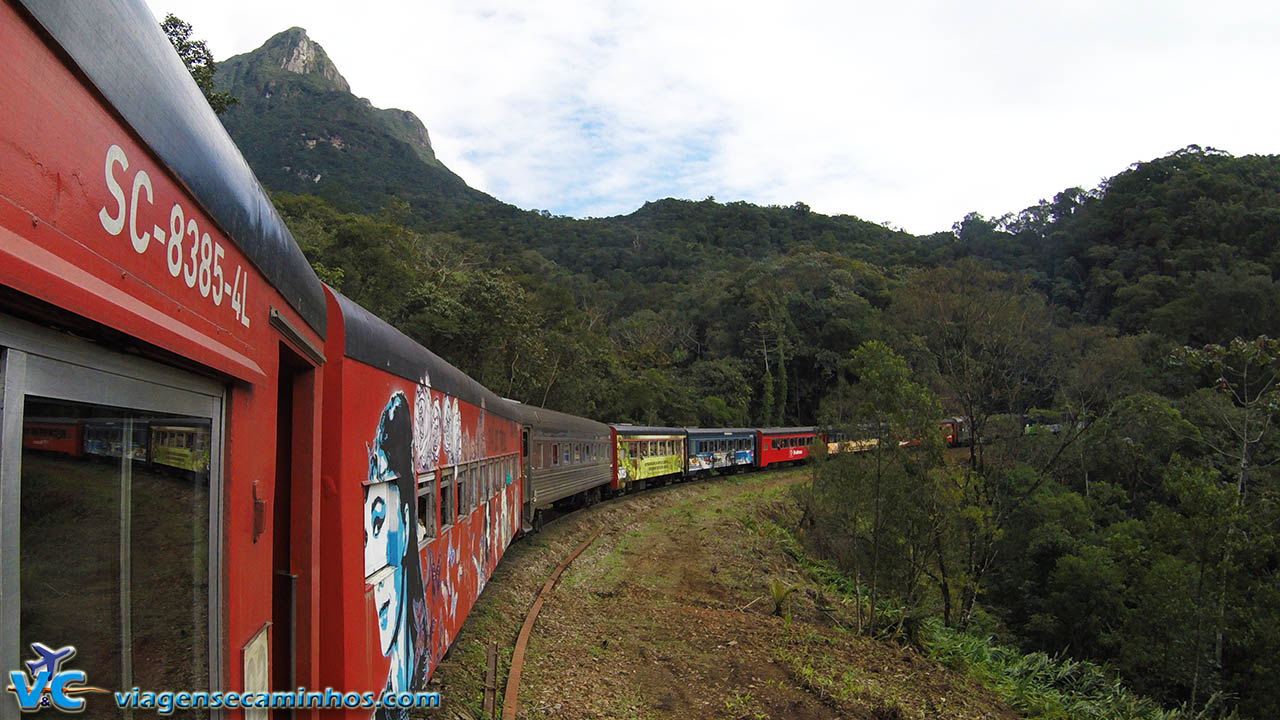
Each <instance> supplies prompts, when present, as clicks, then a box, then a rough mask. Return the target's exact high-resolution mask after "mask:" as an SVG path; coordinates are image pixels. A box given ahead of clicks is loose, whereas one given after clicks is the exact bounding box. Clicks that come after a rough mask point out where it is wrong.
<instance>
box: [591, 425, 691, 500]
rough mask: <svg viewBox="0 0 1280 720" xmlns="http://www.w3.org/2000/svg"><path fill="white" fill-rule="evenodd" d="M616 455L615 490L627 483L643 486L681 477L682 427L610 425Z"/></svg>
mask: <svg viewBox="0 0 1280 720" xmlns="http://www.w3.org/2000/svg"><path fill="white" fill-rule="evenodd" d="M610 427H611V428H612V429H613V437H614V451H615V455H616V458H617V464H616V466H615V472H614V478H615V489H622V488H624V487H626V486H627V485H636V486H638V487H641V488H643V487H645V486H646V485H650V484H653V483H655V482H660V483H667V482H670V481H671V480H673V479H680V478H682V477H684V473H685V466H684V463H685V448H686V446H687V443H688V435H687V433H686V432H685V430H684V428H673V427H649V426H641V425H611V426H610Z"/></svg>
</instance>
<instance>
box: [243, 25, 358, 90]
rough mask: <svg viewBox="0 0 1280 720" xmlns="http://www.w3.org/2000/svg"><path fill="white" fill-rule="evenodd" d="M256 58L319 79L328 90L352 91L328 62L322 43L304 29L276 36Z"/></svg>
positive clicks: (257, 51) (335, 67)
mask: <svg viewBox="0 0 1280 720" xmlns="http://www.w3.org/2000/svg"><path fill="white" fill-rule="evenodd" d="M253 55H256V56H258V57H260V58H262V59H263V60H265V61H266V62H267V63H269V64H270V65H271V66H273V67H275V68H277V69H279V70H283V71H285V72H290V73H294V74H296V75H305V76H308V77H311V78H313V79H315V80H318V81H320V83H321V84H322V85H323V86H325V87H326V88H327V89H329V90H341V91H342V92H351V85H350V84H348V83H347V80H346V78H344V77H342V73H340V72H338V66H337V65H334V64H333V61H332V60H330V59H329V55H328V54H326V53H325V51H324V48H323V47H321V46H320V43H318V42H316V41H315V40H312V39H311V38H310V37H308V36H307V31H306V30H304V29H303V28H300V27H291V28H289V29H288V30H285V31H284V32H280V33H276V34H275V35H273V36H272V37H271V38H270V39H269V40H267V41H266V42H265V43H263V45H262V47H260V48H258V49H257V50H255V51H254V52H253Z"/></svg>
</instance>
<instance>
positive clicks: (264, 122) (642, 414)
mask: <svg viewBox="0 0 1280 720" xmlns="http://www.w3.org/2000/svg"><path fill="white" fill-rule="evenodd" d="M290 32H293V31H290ZM299 32H300V31H299ZM285 36H288V33H285V34H282V35H281V36H277V38H274V39H273V41H272V42H275V41H276V40H277V39H279V38H282V37H285ZM302 37H304V38H305V35H303V36H302ZM286 40H287V42H286ZM298 43H299V41H298V38H297V34H296V33H295V34H294V35H293V36H289V37H285V40H281V41H280V42H279V43H276V44H275V45H273V44H272V43H268V46H264V50H260V51H258V53H255V54H250V55H249V56H241V57H239V58H233V59H232V60H231V61H228V62H227V63H225V65H224V66H223V67H224V69H225V70H224V71H225V72H226V73H227V76H225V78H224V80H222V83H223V85H222V87H225V88H228V89H232V90H233V91H236V92H238V93H240V94H241V104H240V105H239V106H237V107H235V108H233V109H232V110H231V111H229V112H228V113H227V114H226V115H225V116H224V118H225V123H226V125H227V128H228V129H229V130H230V132H231V133H232V135H233V137H234V138H235V139H236V140H237V142H238V143H240V145H241V148H242V150H243V152H244V154H245V156H246V158H247V159H248V160H249V162H250V164H251V165H252V166H253V167H254V169H255V171H256V172H257V173H258V175H259V177H260V178H261V179H262V181H263V182H264V184H266V185H267V186H268V188H269V189H271V190H273V191H274V192H276V193H277V194H276V201H277V204H278V206H279V208H280V210H281V212H282V214H283V215H284V217H285V219H286V221H287V222H288V224H289V226H290V228H291V229H292V231H293V233H294V235H295V236H296V238H297V239H298V241H299V242H300V243H301V245H302V247H303V249H304V251H305V252H306V254H307V256H308V258H309V259H310V260H311V261H312V263H313V265H314V266H315V268H316V270H317V272H318V273H319V274H320V275H321V277H322V278H323V279H324V280H325V281H326V282H329V283H330V284H331V285H333V286H334V287H336V288H338V289H339V290H341V291H342V292H344V293H346V294H347V295H349V296H351V297H352V298H353V299H355V300H356V301H357V302H359V303H361V304H363V305H365V306H366V307H368V308H370V309H371V310H373V311H374V312H376V313H377V314H379V315H380V316H382V317H384V318H386V319H387V320H389V321H390V322H392V323H393V324H394V325H396V326H397V327H399V328H401V329H402V330H404V331H405V332H406V333H408V334H409V335H411V336H412V337H414V338H415V339H417V340H418V341H419V342H421V343H422V344H424V345H426V346H428V347H430V348H432V349H433V350H434V351H436V352H437V353H439V354H440V355H441V356H443V357H444V358H446V359H447V360H449V361H450V362H452V363H454V364H456V365H457V366H458V367H460V368H462V369H463V370H464V371H466V372H467V373H469V374H471V375H472V376H473V377H475V378H476V379H478V380H479V381H480V382H482V383H484V384H485V385H486V386H488V387H490V388H492V389H493V390H495V391H496V392H499V393H501V394H503V395H506V396H509V397H514V398H517V399H520V400H522V401H526V402H532V403H536V404H540V405H545V406H549V407H552V408H555V409H559V410H563V411H567V412H571V413H575V414H580V415H585V416H588V417H593V418H597V419H600V420H605V421H612V422H617V421H633V422H640V423H647V424H672V425H703V426H743V425H748V426H753V425H789V424H824V425H831V426H835V427H841V428H844V429H846V430H847V431H849V432H851V433H856V434H860V435H862V436H868V435H870V436H874V437H877V438H878V439H880V440H881V442H880V443H879V446H878V448H877V450H875V451H874V452H868V453H863V454H860V455H857V456H848V455H845V456H841V457H837V458H834V459H832V461H831V462H827V463H822V464H820V465H818V466H817V468H816V469H815V470H814V473H815V477H814V482H813V484H812V487H811V490H810V494H809V495H808V496H806V497H805V498H802V500H803V502H804V506H805V507H806V508H807V510H806V515H805V518H804V520H803V521H802V523H801V526H800V527H798V528H796V529H795V530H796V531H797V534H798V536H799V538H800V539H801V540H802V541H803V542H804V543H806V545H807V546H808V547H809V548H810V549H811V550H813V551H814V552H817V553H819V554H821V555H823V556H824V557H827V558H828V559H830V560H831V561H832V562H833V563H834V564H835V565H836V566H838V567H839V568H841V569H842V570H844V571H846V572H847V573H848V574H849V575H850V576H851V577H854V578H856V579H857V582H858V583H859V587H860V588H862V589H861V590H859V591H858V592H859V597H862V598H864V600H865V602H866V604H867V608H868V623H867V626H866V627H865V628H863V629H864V630H865V631H866V632H868V633H873V634H880V635H889V636H893V637H900V638H902V639H903V640H904V641H906V642H921V641H922V640H921V637H922V634H921V632H920V628H922V627H925V626H926V625H928V623H935V622H936V623H939V624H940V625H941V626H945V627H950V628H953V629H957V630H959V631H964V632H969V633H976V634H977V636H978V637H979V639H981V638H983V637H986V636H995V637H997V638H998V639H1000V640H1001V641H1003V642H1005V643H1008V644H1011V645H1015V646H1018V647H1020V648H1022V649H1024V650H1043V651H1045V652H1048V653H1065V654H1066V656H1069V657H1071V658H1076V659H1082V660H1090V661H1094V662H1097V663H1104V664H1106V665H1107V666H1108V667H1109V668H1111V669H1113V670H1114V671H1115V672H1117V673H1119V676H1120V677H1122V678H1123V679H1124V681H1125V682H1126V683H1127V684H1128V685H1130V686H1131V687H1133V688H1135V689H1137V690H1139V691H1140V692H1142V693H1145V694H1147V695H1149V696H1150V697H1152V698H1154V699H1155V700H1157V701H1158V702H1160V703H1162V704H1163V705H1164V706H1165V707H1168V708H1183V712H1184V715H1183V716H1185V717H1194V716H1196V713H1199V712H1201V711H1203V712H1204V713H1205V716H1206V717H1218V716H1225V715H1227V714H1229V713H1231V712H1232V711H1235V710H1238V712H1239V713H1240V714H1241V715H1242V716H1244V717H1252V718H1266V717H1277V716H1280V681H1278V680H1277V678H1280V527H1277V525H1278V523H1280V504H1278V503H1280V478H1278V477H1277V469H1276V466H1275V463H1276V461H1277V460H1280V452H1278V451H1280V448H1278V447H1277V443H1278V440H1280V435H1278V434H1277V432H1276V429H1275V426H1276V421H1277V420H1280V416H1278V413H1280V395H1277V388H1276V384H1275V381H1276V379H1277V373H1278V372H1280V346H1278V345H1277V343H1276V342H1275V341H1271V340H1268V339H1267V338H1266V337H1263V336H1275V335H1277V334H1280V287H1278V286H1277V278H1280V247H1278V246H1277V238H1280V157H1276V156H1251V157H1240V158H1237V157H1233V156H1231V155H1229V154H1227V153H1224V152H1221V151H1217V150H1210V149H1202V148H1199V147H1196V146H1189V147H1187V148H1185V149H1183V150H1179V151H1177V152H1174V153H1172V154H1170V155H1167V156H1165V157H1161V158H1156V159H1153V160H1149V161H1144V162H1139V163H1136V164H1135V165H1133V166H1131V167H1130V168H1128V169H1121V171H1120V172H1118V174H1116V175H1115V176H1114V177H1112V178H1110V179H1109V180H1107V181H1105V182H1104V183H1102V184H1101V185H1100V186H1099V187H1097V188H1091V189H1082V188H1069V189H1066V190H1064V191H1063V192H1061V193H1059V194H1057V195H1056V196H1055V197H1054V198H1053V199H1052V200H1045V201H1043V202H1041V203H1040V204H1038V205H1036V206H1034V207H1031V208H1027V209H1025V210H1022V211H1020V212H1011V213H1010V214H1009V215H1007V216H1004V217H1000V218H986V217H982V216H980V215H978V214H970V215H968V216H966V217H964V218H963V219H960V220H959V221H958V222H957V223H956V225H955V227H954V228H953V231H952V232H942V233H937V234H934V235H930V236H923V237H917V236H912V235H909V234H907V233H903V232H899V231H894V230H891V229H888V228H885V227H882V226H880V225H876V224H873V223H867V222H865V221H862V220H859V219H857V218H855V217H850V216H838V217H829V216H824V215H821V214H818V213H814V212H812V211H811V210H810V209H809V208H808V207H806V206H805V205H804V204H803V203H800V202H797V203H795V204H793V205H790V206H785V207H778V206H771V207H759V206H754V205H749V204H746V203H741V202H730V203H721V202H717V201H716V200H714V199H712V198H707V199H705V200H701V201H688V200H675V199H664V200H655V201H654V202H650V203H646V204H645V205H644V207H641V208H639V209H638V210H636V211H635V212H633V213H631V214H629V215H626V216H620V217H612V218H594V219H585V220H577V219H572V218H565V217H553V216H550V215H548V214H547V213H543V212H538V211H529V210H520V209H518V208H515V207H512V206H510V205H506V204H504V203H501V202H500V201H497V200H494V199H492V198H489V197H487V196H484V195H483V194H481V193H478V192H476V191H474V190H471V189H470V188H467V187H466V185H465V183H463V181H462V180H461V179H459V178H457V177H456V176H455V175H453V174H452V173H450V172H448V170H447V169H446V168H444V167H443V166H442V165H440V164H439V163H438V161H437V160H435V158H434V154H428V151H429V149H430V145H429V141H426V131H425V128H423V130H422V133H421V136H420V138H421V139H422V140H423V141H424V142H425V145H424V144H423V143H418V142H416V140H415V138H419V135H418V134H417V130H416V128H417V127H418V125H415V124H414V122H412V121H409V120H408V119H407V118H405V117H404V116H403V115H402V114H399V115H395V114H392V115H389V114H388V111H377V110H376V109H373V108H371V107H370V106H369V105H368V104H367V102H364V101H361V100H360V99H358V98H356V97H355V96H353V95H351V94H350V93H349V92H348V91H347V90H346V89H345V87H344V86H345V81H342V82H341V83H338V82H337V80H335V79H334V77H335V76H336V77H337V79H338V80H340V79H341V76H340V75H337V73H336V69H332V72H330V69H331V68H330V67H329V66H326V65H325V64H324V63H316V62H313V63H312V64H311V65H309V66H307V65H306V63H303V65H300V66H298V67H303V68H304V70H305V72H304V71H300V70H298V69H296V68H295V69H288V68H286V67H285V66H287V65H289V63H290V62H291V60H290V58H293V57H294V55H291V54H290V53H292V52H293V51H294V50H295V49H296V48H297V47H298ZM268 50H269V51H270V52H267V51H268ZM295 54H296V53H295ZM304 54H306V53H304ZM310 57H312V58H313V59H314V57H315V53H314V52H312V54H311V56H310ZM264 58H266V59H264ZM326 62H327V59H326ZM330 65H331V64H330ZM308 67H309V68H310V69H306V68H308ZM316 73H318V75H317V74H316ZM300 78H301V79H300ZM413 120H414V121H416V118H414V119H413ZM1237 337H1239V338H1242V340H1241V341H1238V342H1233V339H1234V338H1237ZM1212 344H1216V345H1212ZM944 416H962V417H963V418H964V419H965V424H966V425H967V427H968V429H969V430H970V433H969V439H970V442H969V443H968V446H967V447H965V448H963V449H953V450H950V451H947V452H946V453H944V451H943V449H942V448H941V447H939V444H938V443H937V442H935V441H934V437H935V435H936V423H937V420H938V419H939V418H941V417H944ZM904 440H912V442H909V443H905V444H903V443H902V441H904ZM915 440H920V442H918V443H916V442H914V441H915ZM860 612H861V611H860ZM1065 667H1071V666H1070V664H1069V663H1068V664H1067V665H1066V666H1065ZM1064 672H1066V671H1064ZM1091 672H1092V671H1091ZM1090 677H1093V676H1092V675H1090ZM1067 716H1071V717H1090V716H1103V715H1090V714H1088V713H1087V712H1086V711H1085V710H1080V709H1076V710H1073V711H1072V712H1071V713H1068V714H1067Z"/></svg>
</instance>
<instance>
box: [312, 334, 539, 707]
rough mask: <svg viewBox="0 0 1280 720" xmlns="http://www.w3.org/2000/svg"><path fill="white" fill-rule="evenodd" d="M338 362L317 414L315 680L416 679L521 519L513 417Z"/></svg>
mask: <svg viewBox="0 0 1280 720" xmlns="http://www.w3.org/2000/svg"><path fill="white" fill-rule="evenodd" d="M335 324H336V323H335ZM330 346H331V347H333V343H331V344H330ZM340 367H341V371H340V373H337V374H338V375H340V377H338V378H337V379H336V381H335V382H334V383H333V384H331V386H330V387H328V388H327V389H326V401H327V402H330V403H335V402H336V403H337V404H338V407H340V409H341V412H340V413H339V414H336V415H335V416H330V418H329V419H327V420H326V440H327V442H329V443H331V446H330V447H328V448H326V451H325V461H324V467H325V471H324V494H323V495H324V501H323V502H324V507H323V509H322V516H323V517H324V519H325V522H326V527H327V528H328V531H327V533H326V536H327V537H326V540H325V546H326V548H327V549H328V550H332V551H333V552H334V558H333V560H334V562H333V565H332V566H331V567H326V568H325V569H324V577H323V590H322V599H321V602H322V607H323V608H324V618H325V624H326V625H325V628H324V633H325V645H324V649H325V652H324V655H323V657H324V662H325V663H326V664H325V670H324V673H323V680H324V684H326V685H331V686H333V687H342V688H344V689H345V690H347V691H356V692H380V691H382V690H383V689H394V690H397V691H403V690H410V689H422V688H423V687H424V686H425V684H426V681H427V678H428V677H429V676H430V674H431V672H432V671H433V670H434V669H435V667H436V665H437V664H438V663H439V661H440V659H441V657H443V655H444V652H445V650H447V649H448V647H449V644H450V643H451V642H452V641H453V639H454V638H455V637H456V636H457V633H458V631H459V629H460V628H461V626H462V622H463V619H464V618H465V617H466V615H467V613H468V612H469V611H470V609H471V607H472V605H473V604H474V603H475V601H476V598H477V596H478V595H479V593H480V592H481V590H483V589H484V586H485V583H486V582H487V581H488V579H489V577H490V575H491V574H492V572H493V569H494V567H495V566H496V564H497V562H498V560H499V558H501V556H502V553H503V551H504V550H505V549H506V548H507V546H508V545H509V544H510V542H511V540H512V539H513V538H514V537H515V535H516V533H517V532H518V530H519V529H520V521H521V513H520V509H521V503H522V500H523V498H522V483H521V482H519V472H520V427H519V425H518V424H517V423H515V422H514V421H513V420H510V419H508V418H505V417H503V416H500V415H498V414H496V413H493V412H490V411H489V410H487V409H486V408H483V407H476V406H474V405H471V404H469V403H467V402H464V401H459V400H458V399H457V398H454V397H451V396H449V395H446V394H444V393H441V392H439V391H438V390H435V389H433V388H432V387H430V386H429V385H427V384H425V383H422V382H418V383H415V382H412V381H409V380H405V379H403V378H401V377H399V376H396V375H392V374H390V373H387V372H383V371H381V370H378V369H375V368H372V367H370V366H368V365H365V364H364V363H362V362H358V361H355V360H352V359H351V358H343V360H342V361H341V364H340ZM333 374H335V373H332V372H331V376H332V375H333ZM333 445H337V446H340V448H335V447H333ZM331 522H332V523H333V525H329V523H331ZM366 538H367V540H366ZM330 653H332V656H330V655H329V654H330Z"/></svg>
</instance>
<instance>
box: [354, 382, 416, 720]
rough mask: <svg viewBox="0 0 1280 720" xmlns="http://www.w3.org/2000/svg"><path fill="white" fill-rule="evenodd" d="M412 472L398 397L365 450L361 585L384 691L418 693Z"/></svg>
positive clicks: (403, 404) (406, 418) (407, 422)
mask: <svg viewBox="0 0 1280 720" xmlns="http://www.w3.org/2000/svg"><path fill="white" fill-rule="evenodd" d="M413 470H414V468H413V427H412V421H411V416H410V409H409V402H408V400H407V399H405V396H404V393H401V392H397V393H395V394H394V395H392V396H391V400H390V401H388V402H387V405H386V407H385V408H384V409H383V411H382V416H381V417H380V418H379V419H378V428H377V431H376V432H375V433H374V436H373V442H372V444H371V446H370V448H369V475H368V481H367V484H366V485H365V499H364V525H365V527H364V533H365V552H364V572H365V582H367V583H368V584H370V585H372V586H373V598H374V607H375V612H376V613H377V615H376V619H377V626H378V640H379V647H380V649H381V651H382V655H383V656H384V657H386V658H389V659H390V661H391V667H390V669H389V671H388V674H387V684H386V689H387V690H391V691H395V692H406V691H410V690H415V689H417V688H418V687H420V684H421V680H420V679H421V678H425V676H426V663H425V661H424V660H425V658H424V657H423V656H422V654H421V653H420V652H419V650H420V648H421V645H422V643H423V641H424V639H425V638H424V633H423V630H422V621H423V618H424V616H425V610H426V609H425V607H423V606H424V605H425V602H426V597H425V594H424V588H423V585H422V567H421V561H420V558H419V553H418V535H417V526H418V518H417V506H416V503H415V498H416V492H415V491H416V486H417V482H416V476H415V473H414V471H413ZM378 712H379V713H384V710H382V709H380V710H379V711H378Z"/></svg>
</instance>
